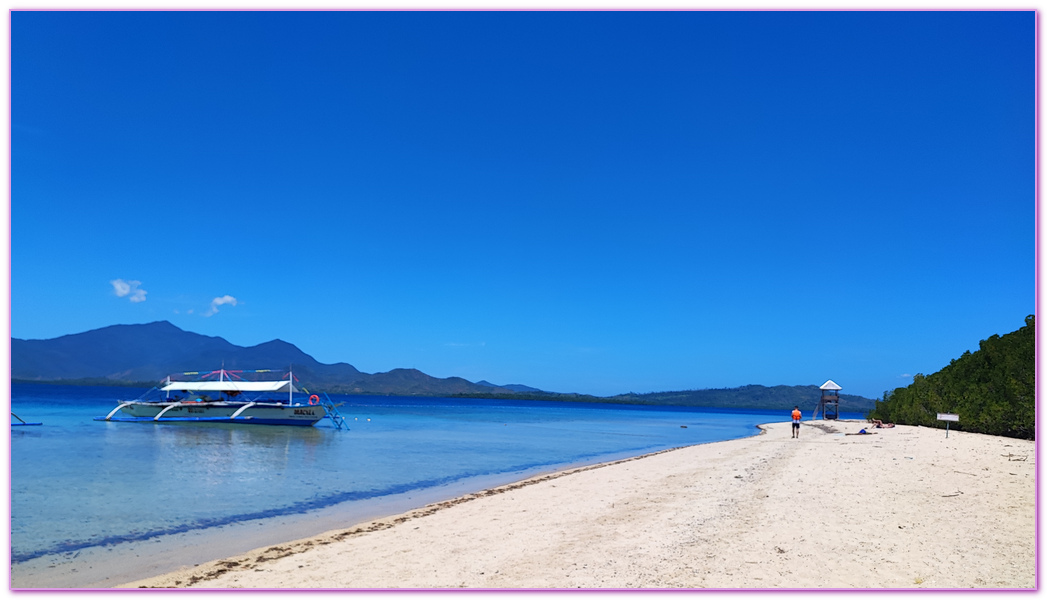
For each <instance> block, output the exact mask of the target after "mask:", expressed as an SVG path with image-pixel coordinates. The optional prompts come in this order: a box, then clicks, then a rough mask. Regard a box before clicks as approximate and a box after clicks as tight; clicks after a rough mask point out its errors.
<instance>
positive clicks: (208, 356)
mask: <svg viewBox="0 0 1047 600" xmlns="http://www.w3.org/2000/svg"><path fill="white" fill-rule="evenodd" d="M288 366H293V368H294V373H295V376H296V377H298V378H299V380H300V381H302V382H305V384H306V385H307V386H312V387H314V388H316V389H318V390H323V391H326V392H330V393H339V394H373V395H396V396H463V397H477V398H479V397H487V398H491V397H496V398H501V397H511V398H518V399H533V400H566V401H579V402H614V403H627V404H648V405H661V406H706V407H722V408H771V409H779V408H792V406H794V405H800V406H802V407H812V406H814V405H817V402H818V397H819V395H820V392H819V391H818V388H817V387H816V386H813V385H810V386H774V387H764V386H760V385H749V386H744V387H740V388H730V389H712V390H690V391H682V392H657V393H651V394H620V395H618V396H611V397H597V396H586V395H581V394H560V393H555V392H545V391H542V390H539V389H537V388H533V387H530V386H526V385H521V384H509V385H497V384H493V383H490V382H488V381H482V380H481V381H478V382H476V383H473V382H471V381H468V380H466V379H462V378H461V377H447V378H443V379H441V378H438V377H432V376H430V375H426V374H425V373H423V372H421V371H419V370H417V369H393V370H392V371H388V372H385V373H363V372H361V371H359V370H358V369H357V368H356V367H354V366H352V365H350V364H347V363H335V364H333V365H327V364H323V363H320V362H318V361H317V360H316V359H314V358H313V357H311V356H309V355H308V354H306V353H305V352H302V351H301V350H299V349H298V348H297V347H296V346H295V345H293V344H289V343H287V342H285V341H282V340H272V341H269V342H265V343H263V344H258V345H257V346H250V347H246V348H245V347H243V346H237V345H235V344H232V343H230V342H228V341H226V340H224V339H222V338H220V337H212V336H206V335H200V334H198V333H191V332H188V331H184V330H182V329H179V328H178V327H176V326H174V325H172V324H171V323H169V322H167V321H158V322H155V323H147V324H144V325H112V326H110V327H103V328H101V329H94V330H92V331H86V332H84V333H76V334H72V335H64V336H62V337H58V338H54V339H49V340H22V339H17V338H12V339H11V378H12V379H14V380H18V381H37V382H50V383H77V384H82V385H128V384H138V385H143V384H144V385H146V386H148V385H153V384H155V383H157V382H159V381H160V380H161V379H163V378H164V377H166V376H168V375H171V374H174V373H181V372H185V371H196V370H200V369H218V368H225V369H230V370H236V369H244V370H249V369H259V368H271V369H281V368H287V367H288ZM840 400H841V402H840V408H841V410H843V411H853V412H858V411H866V410H869V409H871V408H873V406H874V404H875V400H870V399H868V398H862V397H860V396H850V395H843V394H841V396H840Z"/></svg>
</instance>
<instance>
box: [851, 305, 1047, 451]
mask: <svg viewBox="0 0 1047 600" xmlns="http://www.w3.org/2000/svg"><path fill="white" fill-rule="evenodd" d="M938 413H953V414H957V415H959V417H960V421H959V423H952V424H950V427H952V428H955V429H960V430H963V431H970V432H975V433H987V434H991V435H1002V436H1007V437H1015V438H1022V439H1029V440H1031V439H1035V436H1036V320H1035V316H1033V315H1029V316H1028V317H1026V318H1025V326H1024V327H1022V328H1021V329H1019V330H1017V331H1014V332H1011V333H1008V334H1006V335H1003V336H1000V335H993V336H992V337H990V338H989V339H987V340H982V341H981V342H980V343H979V347H978V350H976V351H974V352H969V351H968V352H964V353H963V355H962V356H960V358H957V359H954V360H952V361H951V362H950V363H949V365H948V366H947V367H945V368H943V369H942V370H941V371H938V372H937V373H934V374H931V375H927V376H924V375H922V374H921V375H917V376H916V377H915V378H914V379H913V382H912V385H910V386H908V387H904V388H898V389H896V390H894V391H893V392H885V393H884V395H883V400H879V401H877V402H876V406H875V407H874V408H873V410H872V411H871V412H870V413H869V416H870V417H871V418H874V419H880V420H882V421H884V422H888V421H889V422H893V423H899V424H903V425H925V426H930V427H940V426H941V423H940V422H939V421H938Z"/></svg>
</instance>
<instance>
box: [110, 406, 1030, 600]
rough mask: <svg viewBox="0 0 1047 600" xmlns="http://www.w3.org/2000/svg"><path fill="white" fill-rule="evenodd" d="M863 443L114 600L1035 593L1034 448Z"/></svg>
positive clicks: (446, 524) (714, 458)
mask: <svg viewBox="0 0 1047 600" xmlns="http://www.w3.org/2000/svg"><path fill="white" fill-rule="evenodd" d="M865 426H866V424H865V423H859V422H850V421H842V422H821V421H816V422H813V423H805V424H804V427H803V434H802V436H801V438H800V439H799V440H793V439H791V437H790V431H789V424H788V423H772V424H769V425H766V426H764V429H765V432H764V433H763V434H762V435H759V436H755V437H752V438H745V439H740V440H732V441H727V442H716V443H712V444H704V445H700V446H692V447H688V448H682V449H678V450H672V451H666V452H661V453H657V454H654V455H648V456H646V457H641V458H638V459H629V460H625V461H618V462H615V463H611V464H607V465H596V466H592V467H583V468H580V469H574V470H570V471H566V472H563V473H556V474H552V475H545V476H541V477H536V478H532V479H529V480H525V481H523V482H520V483H516V484H511V485H507V486H502V487H499V488H494V489H491V490H488V491H486V492H482V493H479V494H470V495H467V496H463V497H461V498H457V499H454V500H450V501H447V502H439V503H435V504H431V505H429V506H426V507H425V508H422V509H418V510H413V511H409V512H407V513H404V514H401V515H397V516H394V517H389V518H384V519H377V520H374V521H371V522H368V523H364V524H362V525H359V526H355V527H351V528H349V529H344V530H339V531H331V532H328V533H326V534H323V535H320V536H315V537H312V538H307V539H302V540H297V541H294V542H289V543H286V544H278V545H275V546H268V547H264V548H259V549H257V550H254V551H252V552H248V553H245V554H241V555H238V556H235V557H231V558H227V559H223V560H218V561H212V562H209V563H205V564H201V565H200V566H197V567H193V568H189V569H184V570H181V571H178V572H175V573H169V574H166V575H162V576H159V577H153V578H150V579H146V580H142V581H137V582H133V583H129V584H126V585H123V586H120V587H132V588H138V587H192V588H204V589H215V588H238V587H246V588H262V589H276V588H328V589H352V588H367V589H384V588H424V589H429V588H459V587H464V588H482V589H489V588H500V589H521V588H526V589H543V588H544V589H548V588H555V589H567V588H600V589H616V588H718V589H732V588H881V589H882V588H967V587H975V588H1033V587H1035V585H1036V564H1035V549H1036V537H1035V535H1036V531H1035V524H1036V515H1035V493H1036V486H1035V476H1036V465H1035V458H1036V456H1035V444H1034V442H1031V441H1025V440H1014V439H1010V438H1000V437H993V436H985V435H979V434H970V433H963V432H956V431H953V432H950V433H949V437H948V438H946V435H945V431H944V430H937V429H930V428H920V427H904V426H899V427H896V428H893V429H888V430H870V431H875V432H876V434H875V435H852V434H854V433H855V432H857V431H858V430H859V429H861V428H862V427H865Z"/></svg>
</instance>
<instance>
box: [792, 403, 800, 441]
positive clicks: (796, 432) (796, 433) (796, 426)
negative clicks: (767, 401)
mask: <svg viewBox="0 0 1047 600" xmlns="http://www.w3.org/2000/svg"><path fill="white" fill-rule="evenodd" d="M793 437H794V438H798V437H800V407H799V406H794V407H793Z"/></svg>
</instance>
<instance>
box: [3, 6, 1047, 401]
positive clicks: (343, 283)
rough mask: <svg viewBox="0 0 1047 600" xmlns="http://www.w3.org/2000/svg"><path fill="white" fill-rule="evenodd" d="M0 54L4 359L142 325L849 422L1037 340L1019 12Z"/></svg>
mask: <svg viewBox="0 0 1047 600" xmlns="http://www.w3.org/2000/svg"><path fill="white" fill-rule="evenodd" d="M11 30H12V62H11V132H12V134H11V154H12V161H11V169H12V175H11V243H12V247H11V335H12V336H13V337H17V338H23V339H46V338H53V337H57V336H61V335H65V334H70V333H79V332H82V331H87V330H90V329H95V328H99V327H105V326H108V325H113V324H121V323H147V322H151V321H158V320H168V321H170V322H172V323H174V324H175V325H177V326H178V327H181V328H182V329H185V330H187V331H192V332H197V333H201V334H205V335H214V336H221V337H223V338H225V339H227V340H228V341H230V342H232V343H234V344H239V345H243V346H250V345H254V344H259V343H262V342H265V341H268V340H272V339H275V338H279V339H282V340H286V341H288V342H291V343H294V344H295V345H297V346H298V347H299V348H301V349H302V350H304V351H305V352H307V353H309V354H311V355H312V356H314V357H315V358H316V359H317V360H319V361H321V362H325V363H333V362H348V363H350V364H352V365H354V366H356V367H357V368H359V369H361V370H363V371H366V372H380V371H387V370H390V369H393V368H397V367H414V368H418V369H421V370H422V371H424V372H426V373H428V374H430V375H434V376H437V377H449V376H461V377H465V378H466V379H469V380H472V381H476V380H480V379H486V380H489V381H492V382H495V383H500V384H507V383H523V384H527V385H532V386H535V387H539V388H542V389H546V390H551V391H560V392H583V393H592V394H597V395H611V394H615V393H621V392H628V391H635V392H650V391H663V390H678V389H698V388H718V387H734V386H740V385H745V384H751V383H752V384H763V385H777V384H788V385H798V384H804V385H805V384H816V385H818V384H821V383H822V382H824V381H825V380H826V379H830V378H831V379H834V380H835V381H836V382H838V383H839V384H840V385H842V386H843V392H844V393H855V394H860V395H865V396H869V397H879V396H881V395H882V394H883V392H884V391H885V390H890V389H894V388H895V387H899V386H904V385H908V384H909V383H911V380H912V375H913V374H916V373H925V374H929V373H932V372H935V371H937V370H939V369H940V368H942V367H943V366H945V365H947V364H948V363H949V361H950V360H951V359H953V358H956V357H958V356H959V355H960V354H961V353H963V352H964V351H965V350H974V349H977V346H978V341H979V340H981V339H984V338H987V337H989V336H990V335H992V334H1004V333H1007V332H1010V331H1013V330H1015V329H1018V328H1019V327H1021V326H1022V325H1023V320H1024V318H1025V316H1026V315H1028V314H1032V313H1033V312H1034V311H1035V283H1036V273H1035V240H1036V227H1035V218H1034V217H1035V210H1036V203H1035V202H1036V199H1035V193H1036V189H1035V172H1036V165H1035V148H1036V145H1035V144H1036V136H1035V114H1036V113H1035V92H1036V80H1035V75H1036V73H1035V60H1034V59H1035V17H1034V13H1033V12H1029V11H1025V12H840V13H824V12H806V11H805V12H741V13H732V12H684V13H680V12H628V13H619V12H582V13H575V12H551V13H550V12H525V13H518V12H494V13H485V12H423V13H413V12H394V13H383V12H334V13H330V12H304V13H292V12H130V13H126V12H100V13H95V12H14V13H12V15H11ZM260 366H265V367H269V366H272V365H260ZM206 367H208V365H201V368H206Z"/></svg>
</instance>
